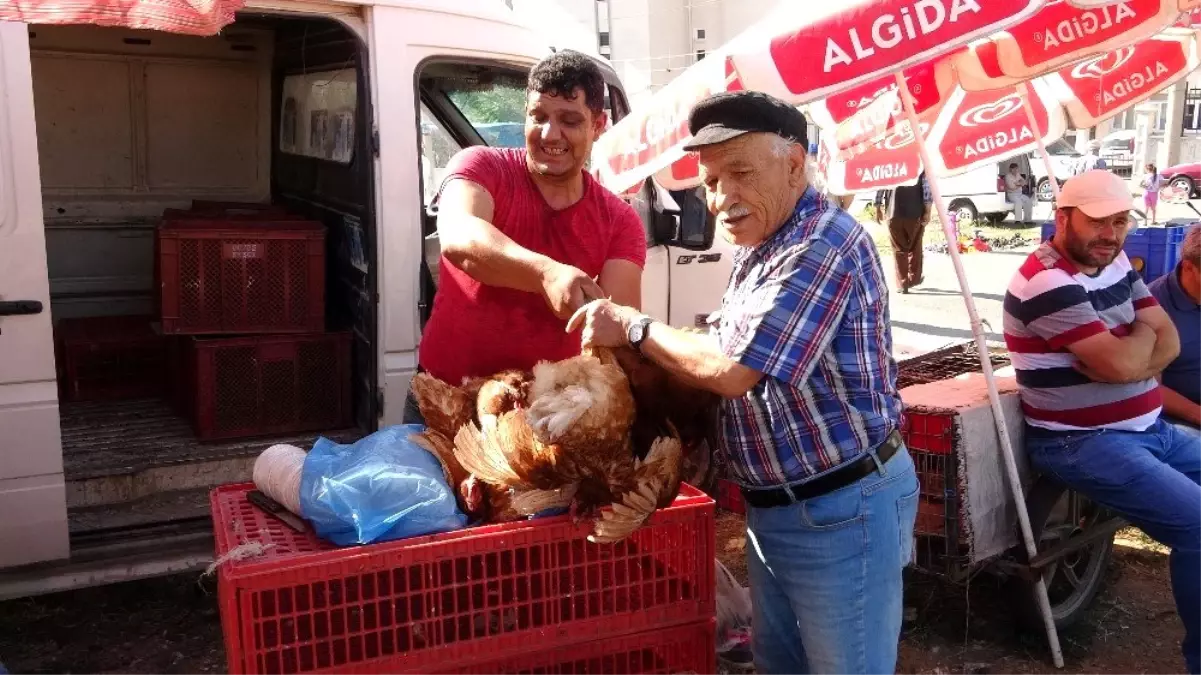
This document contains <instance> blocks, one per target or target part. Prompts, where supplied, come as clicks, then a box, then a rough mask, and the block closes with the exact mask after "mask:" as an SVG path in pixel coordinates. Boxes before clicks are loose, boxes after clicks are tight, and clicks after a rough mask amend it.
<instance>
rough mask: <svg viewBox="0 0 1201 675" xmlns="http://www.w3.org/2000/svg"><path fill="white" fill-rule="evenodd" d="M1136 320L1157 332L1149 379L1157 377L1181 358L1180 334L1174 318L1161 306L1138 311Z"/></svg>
mask: <svg viewBox="0 0 1201 675" xmlns="http://www.w3.org/2000/svg"><path fill="white" fill-rule="evenodd" d="M1134 320H1135V321H1138V322H1140V323H1145V324H1147V325H1148V326H1150V327H1151V329H1152V330H1154V331H1155V348H1154V349H1153V350H1152V352H1151V357H1150V358H1149V359H1148V360H1147V371H1148V372H1149V375H1148V377H1155V376H1157V375H1159V374H1160V373H1162V372H1163V369H1164V368H1167V367H1168V364H1170V363H1172V362H1173V361H1175V360H1176V357H1177V356H1180V332H1179V331H1177V330H1176V324H1174V323H1172V317H1170V316H1168V313H1167V312H1165V311H1164V309H1163V307H1160V306H1159V305H1155V306H1152V307H1144V308H1143V309H1140V310H1138V311H1137V312H1135V314H1134Z"/></svg>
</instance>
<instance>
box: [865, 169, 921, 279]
mask: <svg viewBox="0 0 1201 675" xmlns="http://www.w3.org/2000/svg"><path fill="white" fill-rule="evenodd" d="M933 203H934V199H933V198H932V197H931V196H930V185H929V183H927V181H926V172H924V171H923V172H922V173H920V174H918V177H917V184H916V185H903V186H901V187H899V188H896V189H893V190H887V191H885V190H881V191H880V192H877V193H876V199H875V204H876V222H877V223H878V222H881V220H882V219H884V218H887V219H888V234H889V237H890V238H891V240H892V254H893V259H894V260H895V262H896V278H897V290H899V291H901V293H908V292H909V289H910V288H913V287H914V286H920V285H921V283H922V282H923V281H924V280H925V277H924V276H923V275H922V262H923V257H924V253H925V251H924V250H923V248H922V245H923V243H924V242H925V234H926V225H927V224H929V222H930V210H931V207H932V205H933Z"/></svg>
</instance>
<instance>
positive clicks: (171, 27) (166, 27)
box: [0, 0, 245, 36]
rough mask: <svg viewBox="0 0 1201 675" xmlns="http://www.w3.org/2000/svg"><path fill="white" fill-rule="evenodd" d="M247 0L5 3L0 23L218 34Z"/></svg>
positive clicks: (30, 0) (1, 6)
mask: <svg viewBox="0 0 1201 675" xmlns="http://www.w3.org/2000/svg"><path fill="white" fill-rule="evenodd" d="M244 4H245V0H6V1H5V2H0V21H18V22H23V23H36V24H93V25H96V26H109V27H120V28H135V29H139V30H159V31H165V32H168V33H183V34H185V35H201V36H208V35H216V34H217V33H219V32H220V31H221V29H222V28H224V27H226V26H228V25H229V24H231V23H233V21H234V14H235V12H237V11H238V10H240V9H241V8H242V6H243V5H244Z"/></svg>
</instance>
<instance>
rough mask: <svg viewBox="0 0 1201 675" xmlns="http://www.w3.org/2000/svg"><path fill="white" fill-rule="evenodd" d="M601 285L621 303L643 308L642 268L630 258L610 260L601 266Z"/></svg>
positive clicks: (606, 294) (610, 296) (609, 296)
mask: <svg viewBox="0 0 1201 675" xmlns="http://www.w3.org/2000/svg"><path fill="white" fill-rule="evenodd" d="M599 281H600V287H601V290H603V291H604V292H605V297H606V298H609V299H610V300H612V301H613V302H615V303H617V304H619V305H625V306H626V307H633V308H634V309H642V268H641V267H639V266H638V265H637V264H635V263H632V262H630V261H629V260H609V261H607V262H605V266H604V267H602V268H601V273H600V279H599Z"/></svg>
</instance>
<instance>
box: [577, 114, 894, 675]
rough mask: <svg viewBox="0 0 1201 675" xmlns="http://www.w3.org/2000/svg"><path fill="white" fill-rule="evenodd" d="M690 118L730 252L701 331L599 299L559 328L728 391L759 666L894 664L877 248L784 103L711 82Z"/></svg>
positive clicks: (885, 354)
mask: <svg viewBox="0 0 1201 675" xmlns="http://www.w3.org/2000/svg"><path fill="white" fill-rule="evenodd" d="M688 122H689V130H690V131H691V132H692V136H693V138H692V141H691V142H690V144H689V145H688V146H687V149H688V150H693V151H696V152H698V153H699V155H700V166H701V176H702V178H703V180H704V185H705V193H706V196H707V199H708V205H709V210H710V211H712V212H713V214H714V215H715V216H716V217H717V222H718V223H719V225H720V227H721V231H722V233H723V235H724V236H725V237H726V238H727V239H729V240H730V241H731V242H733V243H734V244H735V245H737V246H738V247H740V248H739V251H738V253H737V254H736V256H735V259H734V272H733V275H732V277H731V279H730V284H729V287H728V288H727V290H726V294H725V297H724V298H723V299H722V306H721V312H720V319H719V320H718V322H717V325H716V326H714V330H713V331H712V336H711V337H710V336H699V335H696V334H693V333H688V332H684V331H680V330H676V329H674V328H672V327H670V326H667V325H664V324H661V323H657V322H655V321H653V320H651V319H650V318H648V317H646V316H644V315H642V314H640V313H639V312H638V311H636V310H633V309H630V308H627V307H621V306H619V305H615V304H613V303H611V302H608V301H604V300H600V301H596V302H592V303H590V304H588V305H586V306H585V307H583V308H581V310H580V311H579V312H577V313H576V315H575V316H574V317H572V321H571V322H570V323H569V329H574V328H576V327H578V326H580V325H582V326H583V328H584V335H583V340H584V343H585V344H589V345H600V346H618V345H625V344H630V345H633V346H634V347H636V348H637V349H638V350H639V351H640V352H641V353H642V355H643V356H644V357H645V358H648V359H651V360H652V361H654V362H656V363H658V364H659V365H661V366H663V367H664V368H667V369H668V370H670V371H672V372H673V373H676V374H677V375H679V376H681V377H682V378H684V379H687V380H689V381H691V382H692V383H694V384H695V385H697V386H699V387H702V388H705V389H708V390H711V391H714V392H716V393H718V394H720V395H721V396H722V397H723V403H722V410H721V423H720V434H721V438H720V443H721V447H723V448H724V450H725V452H726V453H727V454H728V458H729V463H730V467H731V471H732V472H733V474H734V477H735V478H736V479H737V480H738V482H739V483H740V484H741V485H742V492H743V495H744V496H745V499H746V502H747V504H748V506H749V508H748V511H747V533H748V537H749V543H750V546H748V547H747V557H748V565H749V568H750V582H751V594H752V598H753V604H754V613H755V616H754V626H755V630H754V631H753V638H752V640H753V641H752V650H753V652H754V658H755V667H756V669H757V670H758V672H760V673H819V672H820V673H869V672H870V673H882V672H893V671H894V669H895V666H896V653H897V639H898V636H899V633H900V628H901V615H902V606H901V602H902V599H901V591H902V583H901V572H902V568H903V567H904V566H905V565H906V563H908V561H909V558H910V554H911V551H912V541H913V523H914V519H915V518H916V513H917V497H918V483H917V477H916V474H915V473H914V468H913V461H912V460H911V459H910V457H909V454H908V451H907V450H906V448H905V446H904V445H903V443H902V442H901V438H900V435H899V432H898V426H899V425H898V419H899V417H900V413H901V400H900V398H899V396H898V395H897V388H896V374H897V368H896V363H895V362H894V361H893V359H892V338H891V335H890V332H889V324H888V289H887V287H886V285H885V281H884V273H883V269H882V268H881V265H880V259H879V257H878V256H877V254H876V248H875V246H873V244H872V240H871V238H870V237H869V236H868V234H867V232H865V231H864V230H863V228H862V227H861V226H860V225H859V223H858V222H856V221H855V219H854V218H852V217H851V216H850V215H849V214H848V213H846V212H845V211H843V210H842V209H840V208H838V207H837V206H835V205H834V204H833V203H831V202H829V201H827V200H826V199H825V198H824V197H822V196H821V195H819V194H818V193H817V191H816V190H814V189H813V188H812V187H811V186H810V185H809V183H808V180H807V177H806V175H805V156H806V155H805V148H806V140H807V139H806V124H805V118H804V116H803V115H802V114H801V113H800V112H798V111H797V110H796V108H793V107H792V106H789V105H787V104H785V103H784V102H782V101H779V100H776V99H774V98H772V97H770V96H767V95H764V94H761V93H757V92H735V93H723V94H718V95H715V96H712V97H710V98H708V99H706V100H704V101H701V102H700V103H698V104H697V105H696V107H695V108H694V109H693V110H692V112H691V114H690V116H689V121H688Z"/></svg>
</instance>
